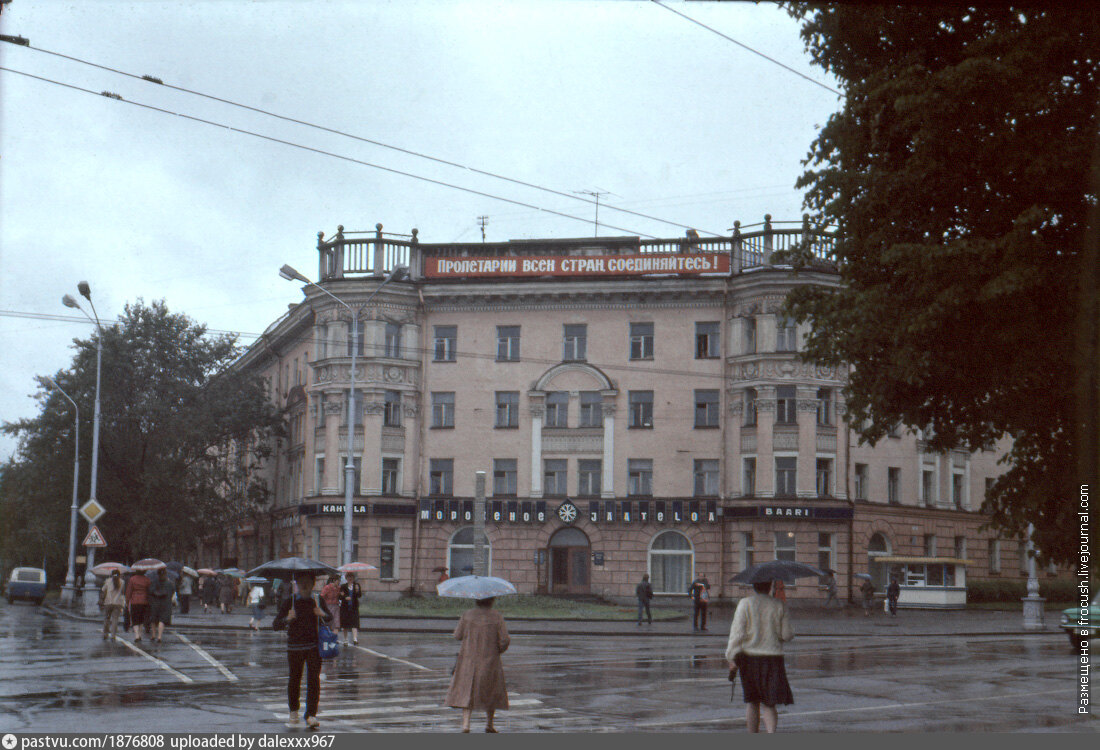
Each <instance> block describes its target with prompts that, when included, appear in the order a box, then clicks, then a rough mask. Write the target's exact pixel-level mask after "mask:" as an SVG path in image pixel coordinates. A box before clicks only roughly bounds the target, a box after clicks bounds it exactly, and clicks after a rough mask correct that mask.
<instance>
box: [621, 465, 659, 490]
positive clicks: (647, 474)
mask: <svg viewBox="0 0 1100 750" xmlns="http://www.w3.org/2000/svg"><path fill="white" fill-rule="evenodd" d="M627 475H628V482H627V494H628V495H632V496H636V495H652V494H653V459H651V458H631V459H629V460H628V461H627Z"/></svg>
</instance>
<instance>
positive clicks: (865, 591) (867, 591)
mask: <svg viewBox="0 0 1100 750" xmlns="http://www.w3.org/2000/svg"><path fill="white" fill-rule="evenodd" d="M854 577H855V578H862V579H863V583H861V584H860V585H859V593H860V594H862V595H863V616H864V617H870V616H871V605H872V604H874V603H875V584H873V583H871V576H870V575H869V574H867V573H856V574H855V576H854Z"/></svg>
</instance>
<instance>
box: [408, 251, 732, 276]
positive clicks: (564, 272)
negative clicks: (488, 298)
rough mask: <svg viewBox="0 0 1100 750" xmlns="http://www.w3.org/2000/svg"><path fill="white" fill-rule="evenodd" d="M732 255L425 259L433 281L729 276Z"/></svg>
mask: <svg viewBox="0 0 1100 750" xmlns="http://www.w3.org/2000/svg"><path fill="white" fill-rule="evenodd" d="M729 270H730V256H729V253H633V254H630V255H585V256H579V255H572V256H569V255H566V256H563V255H554V256H525V257H520V256H482V257H467V258H434V257H430V258H425V259H424V276H425V277H426V278H429V279H469V278H493V277H500V276H642V275H645V274H673V273H676V274H704V273H729Z"/></svg>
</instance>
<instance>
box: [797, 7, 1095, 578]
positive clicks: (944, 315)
mask: <svg viewBox="0 0 1100 750" xmlns="http://www.w3.org/2000/svg"><path fill="white" fill-rule="evenodd" d="M789 10H790V12H791V13H792V15H795V16H796V17H798V18H800V19H802V22H803V29H802V37H803V40H804V41H805V43H806V46H807V49H808V50H809V52H810V54H811V55H812V58H813V60H814V62H815V64H817V65H819V66H821V67H822V68H824V69H826V70H828V71H830V72H831V73H833V74H834V75H835V76H836V77H837V78H838V79H839V80H840V81H841V82H842V83H843V88H844V92H845V95H844V100H843V106H842V109H841V111H839V112H837V113H835V114H834V115H832V116H831V117H830V119H829V121H828V123H827V125H826V126H825V127H824V128H822V129H821V131H820V133H819V135H818V137H817V138H816V139H815V140H814V142H813V144H812V146H811V150H810V153H809V156H808V158H807V160H806V162H805V164H806V166H807V171H806V172H805V173H804V174H803V176H802V178H801V179H800V181H799V183H798V185H799V187H804V188H807V189H808V190H807V197H806V205H807V207H808V208H810V209H811V210H812V211H814V212H815V213H816V218H817V219H819V220H825V221H829V222H831V223H834V224H835V225H836V226H837V228H838V242H837V245H836V258H837V260H838V261H839V262H840V264H841V277H842V285H841V286H840V287H839V288H837V289H831V290H825V289H820V288H816V289H808V288H800V289H799V290H798V291H797V292H795V293H794V294H793V295H792V296H791V298H789V300H788V303H787V304H788V310H789V311H790V312H791V313H792V314H793V315H794V316H795V317H796V318H798V319H800V320H807V319H809V320H812V322H813V324H812V333H811V334H810V336H809V338H808V342H807V346H806V351H805V355H806V357H807V358H808V359H811V360H814V361H818V362H825V363H832V364H840V363H848V364H850V365H851V366H852V373H851V377H850V380H849V386H848V389H847V397H848V406H849V412H850V420H851V422H852V424H853V425H854V426H856V427H858V428H860V430H861V434H862V436H863V437H864V438H865V439H867V440H868V441H869V442H871V443H872V444H873V443H874V442H875V441H876V440H878V439H879V438H881V437H882V436H883V435H884V434H885V433H886V432H887V431H888V430H889V429H890V427H891V426H893V425H895V424H897V423H898V422H902V423H904V424H906V425H908V426H910V427H914V428H917V427H927V426H929V425H931V426H932V428H933V429H934V433H935V438H934V439H933V440H932V443H931V446H930V447H931V448H932V449H934V450H945V449H950V448H954V447H962V448H966V449H969V450H977V449H980V448H982V447H989V446H991V445H992V444H993V443H994V441H996V440H998V439H1000V438H1002V437H1009V438H1012V440H1013V444H1012V445H1013V447H1012V449H1011V452H1010V454H1009V456H1008V458H1007V460H1006V463H1007V472H1006V473H1005V474H1004V475H1003V476H1002V477H1001V478H1000V479H999V480H998V481H997V482H996V484H995V485H994V487H993V489H992V491H991V493H990V495H989V497H988V498H987V501H986V505H985V509H986V510H987V511H988V512H989V513H990V516H991V522H992V524H993V526H994V527H995V528H997V529H999V530H1000V531H1001V532H1002V533H1004V534H1005V535H1009V536H1016V535H1020V534H1022V533H1024V531H1025V530H1026V528H1027V524H1028V523H1029V522H1034V523H1035V524H1036V527H1037V528H1036V542H1037V544H1038V546H1039V547H1040V548H1041V550H1042V551H1043V552H1044V553H1045V555H1046V556H1047V557H1048V558H1049V559H1054V560H1057V561H1059V562H1067V561H1069V560H1071V559H1073V558H1075V557H1076V555H1075V551H1076V548H1077V538H1078V534H1077V515H1076V512H1077V502H1076V499H1077V497H1078V491H1079V485H1080V484H1083V483H1085V482H1086V481H1089V476H1090V475H1091V477H1092V481H1095V462H1094V460H1092V459H1095V455H1094V454H1093V455H1091V456H1090V455H1088V454H1089V453H1090V451H1092V450H1094V449H1095V442H1092V438H1091V437H1090V436H1091V432H1090V430H1091V431H1092V432H1095V430H1096V429H1097V427H1096V422H1095V421H1094V417H1095V405H1096V400H1095V399H1096V395H1095V382H1096V381H1095V367H1096V362H1095V357H1096V351H1095V341H1096V323H1097V321H1096V319H1095V316H1096V307H1095V303H1094V299H1095V289H1096V287H1095V283H1096V277H1095V273H1096V265H1095V256H1096V251H1097V248H1096V243H1095V234H1092V235H1089V234H1088V232H1087V229H1088V222H1089V221H1090V215H1092V214H1094V213H1095V209H1096V205H1097V203H1096V200H1097V189H1096V184H1095V182H1092V183H1090V169H1092V170H1095V168H1096V159H1097V106H1098V99H1097V80H1098V62H1097V55H1098V54H1100V24H1098V23H1097V21H1096V17H1095V13H1094V11H1093V10H1092V9H1087V8H1084V9H1081V10H1075V9H1073V8H1072V6H1066V7H1065V8H1064V9H1057V8H1050V9H1044V8H1036V7H1033V6H1025V7H1024V8H1011V7H1005V6H998V5H983V6H979V7H976V8H966V7H961V6H924V5H908V6H881V7H880V6H873V7H869V6H862V5H844V4H840V5H820V4H808V3H794V4H789ZM1089 285H1091V291H1089V290H1090V286H1089ZM1075 337H1077V341H1076V344H1077V347H1078V348H1077V350H1076V351H1077V358H1076V359H1075V358H1074V351H1075ZM1090 342H1091V343H1090ZM1090 384H1091V385H1090ZM1075 392H1076V394H1077V400H1076V401H1075ZM1082 399H1084V400H1083V401H1082ZM1090 410H1092V411H1091V417H1090ZM1090 423H1091V424H1090ZM1089 445H1091V448H1089V447H1088V446H1089Z"/></svg>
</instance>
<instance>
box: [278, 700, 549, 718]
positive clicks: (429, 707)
mask: <svg viewBox="0 0 1100 750" xmlns="http://www.w3.org/2000/svg"><path fill="white" fill-rule="evenodd" d="M541 704H542V701H540V700H538V699H536V698H525V699H521V700H518V701H511V700H510V701H508V705H509V706H517V707H522V706H537V705H541ZM447 708H449V706H444V705H443V704H442V703H421V704H420V705H417V706H375V707H373V708H338V709H336V710H334V711H333V710H327V709H326V710H322V711H319V712H318V714H317V718H319V719H320V718H322V717H327V716H334V717H335V716H369V715H371V714H378V713H382V714H386V715H390V714H397V713H402V714H408V713H417V712H420V711H433V710H435V709H438V710H439V711H445V710H446V709H447ZM275 718H276V719H286V718H287V714H275Z"/></svg>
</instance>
